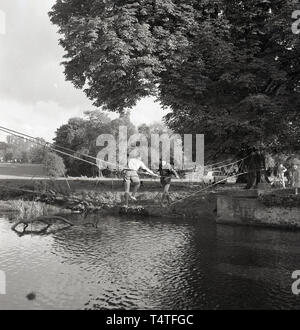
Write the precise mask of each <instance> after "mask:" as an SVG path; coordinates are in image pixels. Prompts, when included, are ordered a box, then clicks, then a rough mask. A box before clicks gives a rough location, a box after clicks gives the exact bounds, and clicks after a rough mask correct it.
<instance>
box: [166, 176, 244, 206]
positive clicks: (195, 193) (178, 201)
mask: <svg viewBox="0 0 300 330" xmlns="http://www.w3.org/2000/svg"><path fill="white" fill-rule="evenodd" d="M247 173H249V172H244V173H239V174H235V175H232V176H229V177H226V178H225V179H222V180H220V181H218V182H215V183H213V184H211V185H210V186H207V187H205V188H203V189H201V190H198V191H196V192H194V193H192V194H189V195H188V196H185V197H183V198H180V199H178V200H177V201H174V202H173V203H171V204H170V206H173V205H176V204H178V203H180V202H182V201H184V200H186V199H188V198H190V197H193V196H195V195H198V194H200V193H201V192H203V191H205V190H208V189H210V188H212V187H214V186H216V185H218V184H220V183H222V182H224V181H227V180H228V179H230V178H236V177H238V176H241V175H245V174H247Z"/></svg>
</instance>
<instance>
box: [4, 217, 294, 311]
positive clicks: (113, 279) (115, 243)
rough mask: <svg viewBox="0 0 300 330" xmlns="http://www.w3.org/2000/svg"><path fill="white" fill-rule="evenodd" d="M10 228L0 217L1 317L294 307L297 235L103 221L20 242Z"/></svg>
mask: <svg viewBox="0 0 300 330" xmlns="http://www.w3.org/2000/svg"><path fill="white" fill-rule="evenodd" d="M98 217H99V216H98ZM11 224H12V223H11V221H9V220H8V219H7V218H6V217H5V216H3V217H2V218H0V270H1V271H2V272H5V274H6V295H1V294H0V309H11V308H13V309H168V310H170V309H246V308H251V309H252V308H253V309H254V308H255V309H299V308H300V296H296V295H293V293H292V290H291V286H292V283H293V280H292V278H291V274H292V273H293V272H294V271H295V270H297V269H300V232H290V231H279V230H269V229H260V228H259V229H258V228H250V227H230V226H222V225H215V224H214V223H212V222H211V221H209V220H206V219H199V220H197V221H189V220H182V221H179V220H176V221H175V220H167V219H153V220H151V219H132V218H131V219H128V218H123V217H111V216H105V217H103V218H102V219H100V221H99V225H98V228H91V227H82V226H75V227H72V228H70V229H68V230H65V231H60V232H57V233H55V234H51V235H48V236H23V237H19V236H18V235H17V234H16V233H15V232H13V231H12V230H11ZM31 292H33V293H35V295H36V299H34V300H31V301H30V300H28V299H27V298H26V296H27V295H28V294H29V293H31Z"/></svg>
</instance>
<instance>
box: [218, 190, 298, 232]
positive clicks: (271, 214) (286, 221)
mask: <svg viewBox="0 0 300 330" xmlns="http://www.w3.org/2000/svg"><path fill="white" fill-rule="evenodd" d="M217 223H223V224H239V225H255V226H269V227H279V228H296V229H300V208H299V207H293V208H286V207H266V206H265V205H263V204H262V203H261V202H260V201H259V200H258V199H257V198H255V197H252V198H249V197H239V196H225V195H219V196H218V198H217Z"/></svg>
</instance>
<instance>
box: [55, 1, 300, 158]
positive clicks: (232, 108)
mask: <svg viewBox="0 0 300 330" xmlns="http://www.w3.org/2000/svg"><path fill="white" fill-rule="evenodd" d="M295 9H297V8H295V1H293V0H231V1H226V0H139V1H138V0H57V3H56V4H55V6H54V7H53V9H52V11H51V13H50V17H51V20H52V22H53V23H54V24H56V25H58V26H59V32H60V33H61V35H62V38H61V39H60V43H61V45H62V46H63V47H64V49H65V51H66V54H65V61H64V62H63V64H64V66H65V74H66V78H67V79H68V80H70V81H72V82H73V83H74V85H75V86H76V87H78V88H83V89H84V90H85V92H86V94H87V96H88V97H89V98H90V99H91V100H93V101H94V104H95V105H96V106H102V107H104V108H105V109H108V110H110V111H117V112H123V111H124V110H126V109H128V108H131V107H132V106H134V105H135V104H136V102H137V100H139V99H141V98H143V97H145V96H149V95H154V96H156V97H157V99H158V100H159V101H160V102H161V104H162V105H163V106H165V107H170V108H171V110H172V112H171V113H170V114H169V115H167V117H166V121H167V123H168V125H169V127H170V128H172V129H173V130H174V131H176V132H179V133H193V132H194V133H204V134H205V135H206V146H207V147H208V148H209V150H210V153H211V155H214V154H218V153H224V152H229V153H235V152H236V151H237V150H238V149H239V148H240V145H241V143H246V144H251V143H255V142H257V141H263V142H264V143H266V144H268V145H269V146H271V147H272V148H277V149H280V148H285V149H286V148H291V149H293V150H294V149H297V148H299V142H300V129H299V115H298V109H299V105H300V104H299V103H300V86H299V78H300V57H299V55H300V41H299V35H298V36H297V35H294V34H293V33H292V31H291V25H292V18H291V15H292V12H293V10H295Z"/></svg>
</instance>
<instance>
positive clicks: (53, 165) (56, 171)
mask: <svg viewBox="0 0 300 330" xmlns="http://www.w3.org/2000/svg"><path fill="white" fill-rule="evenodd" d="M42 164H43V165H44V167H45V170H46V173H47V175H48V176H50V177H61V176H64V175H65V173H66V167H65V164H64V161H63V159H62V158H61V157H60V156H58V155H57V154H56V153H54V152H46V154H45V157H44V159H43V162H42Z"/></svg>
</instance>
